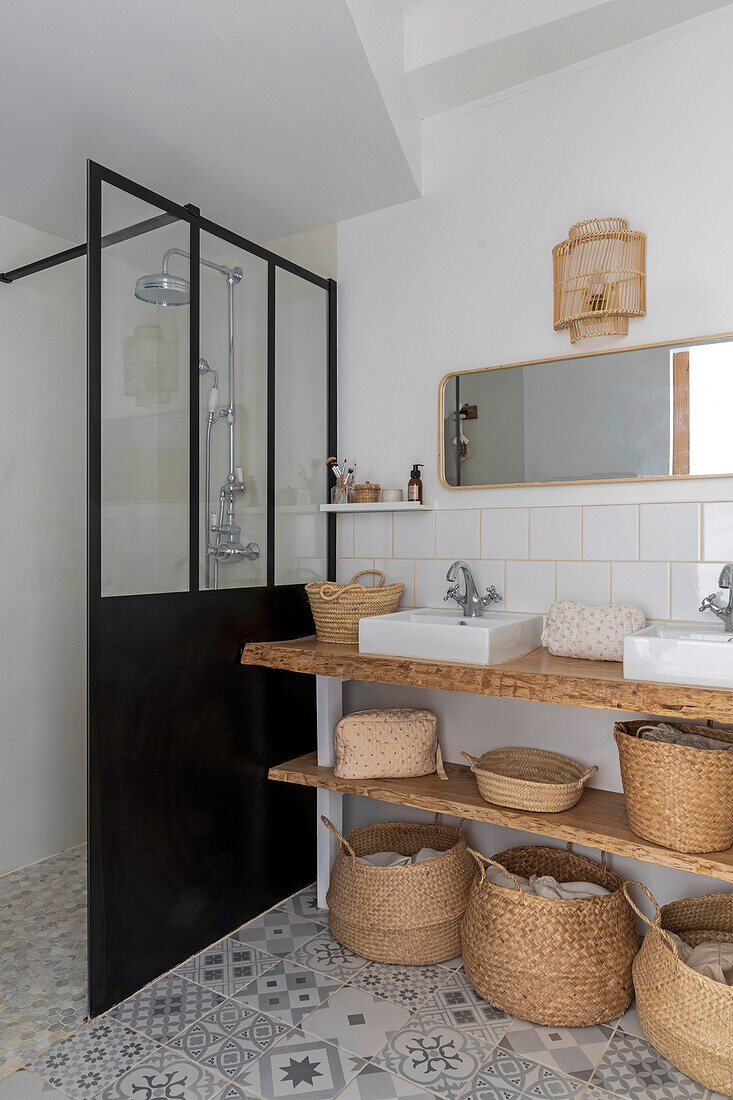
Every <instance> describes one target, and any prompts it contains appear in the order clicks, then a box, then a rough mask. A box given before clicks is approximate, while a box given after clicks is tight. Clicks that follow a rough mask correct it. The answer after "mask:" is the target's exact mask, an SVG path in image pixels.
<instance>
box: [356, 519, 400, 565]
mask: <svg viewBox="0 0 733 1100" xmlns="http://www.w3.org/2000/svg"><path fill="white" fill-rule="evenodd" d="M354 554H355V555H356V556H357V557H359V558H391V557H392V513H391V512H372V513H369V514H367V515H358V514H354Z"/></svg>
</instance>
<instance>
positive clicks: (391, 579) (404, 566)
mask: <svg viewBox="0 0 733 1100" xmlns="http://www.w3.org/2000/svg"><path fill="white" fill-rule="evenodd" d="M374 568H375V569H381V570H382V572H383V573H384V576H385V582H384V583H385V584H404V586H405V591H404V593H403V595H402V602H401V603H400V608H401V609H402V608H405V607H414V606H415V562H414V561H409V560H407V559H405V560H404V561H395V560H394V559H393V558H376V559H375V561H374Z"/></svg>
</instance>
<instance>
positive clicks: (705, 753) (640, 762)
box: [613, 719, 733, 852]
mask: <svg viewBox="0 0 733 1100" xmlns="http://www.w3.org/2000/svg"><path fill="white" fill-rule="evenodd" d="M651 724H653V723H651V722H650V721H649V720H648V719H647V720H646V721H636V722H617V723H616V725H615V726H614V727H613V736H614V740H615V742H616V745H617V747H618V755H619V761H620V764H621V779H622V782H623V785H624V798H625V799H626V810H627V813H628V815H629V825H630V826H631V828H632V829H633V830H634V832H635V833H637V834H638V835H639V836H642V837H644V839H645V840H651V841H653V842H654V843H655V844H662V845H664V847H665V848H672V849H674V851H676V852H722V851H724V850H725V849H726V848H730V846H731V844H733V752H729V751H728V750H726V749H720V750H719V751H718V750H715V749H696V748H693V747H691V746H689V745H667V744H664V743H663V742H660V741H646V740H643V739H642V738H640V737H637V736H636V733H637V732H638V730H639V729H640V727H641V726H648V725H651ZM670 725H674V727H675V729H678V730H681V731H682V732H683V733H699V734H702V735H703V736H709V737H713V738H715V739H716V740H718V741H728V742H733V731H731V730H722V729H710V727H709V726H693V725H687V724H684V723H682V722H674V723H670Z"/></svg>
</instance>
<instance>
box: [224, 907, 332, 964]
mask: <svg viewBox="0 0 733 1100" xmlns="http://www.w3.org/2000/svg"><path fill="white" fill-rule="evenodd" d="M321 930H322V925H320V924H316V923H315V922H314V921H310V920H304V919H303V918H302V917H299V916H298V915H297V914H296V913H286V912H284V911H283V910H282V909H271V910H270V912H269V913H263V915H262V916H261V917H257V919H256V920H253V921H250V923H249V924H245V925H243V926H242V927H241V928H238V929H237V931H236V932H235V933H234V939H235V940H238V941H239V942H240V943H246V944H248V945H249V946H250V947H256V948H258V949H259V950H260V951H265V952H266V953H267V954H269V955H277V957H278V958H279V959H284V958H285V957H286V955H289V954H290V953H291V951H295V949H296V948H297V947H301V946H302V945H303V944H304V943H307V942H308V940H310V939H313V937H314V936H315V935H317V934H318V933H319V932H320V931H321Z"/></svg>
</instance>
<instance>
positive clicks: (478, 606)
mask: <svg viewBox="0 0 733 1100" xmlns="http://www.w3.org/2000/svg"><path fill="white" fill-rule="evenodd" d="M459 572H460V573H462V575H463V595H461V594H460V592H459V590H458V583H457V582H458V574H459ZM445 579H446V580H447V581H451V582H452V583H451V587H450V588H449V589H448V591H447V592H446V594H445V596H444V597H443V600H444V601H445V600H455V601H456V603H457V604H459V605H460V607H461V609H462V611H463V614H464V615H465V617H466V618H467V619H477V618H478V617H479V616H480V615H483V613H484V608H485V607H487V606H488V605H489V604H490V603H499V602H500V601H501V596H500V594H499V593H498V592H497V591H496V588H495V587H494V585H493V584H492V585H489V587H488V588H487V589H486V595H485V596H479V594H478V589H477V588H476V581H475V580H474V578H473V573H472V572H471V568H470V566H469V565H468V564H467V563H466V562H465V561H454V562H453V564H452V565H451V567H450V569H449V570H448V572H447V573H446V575H445Z"/></svg>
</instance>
